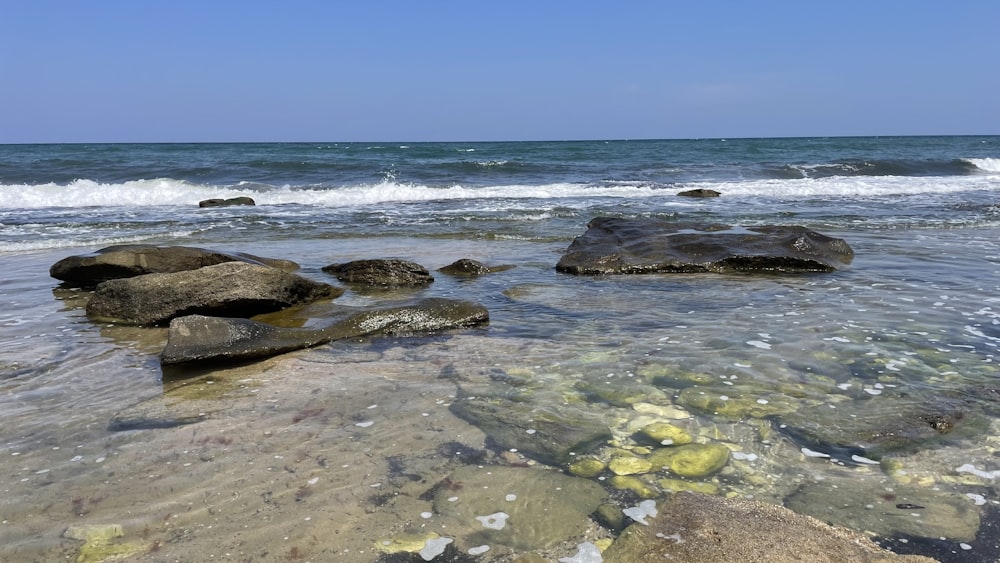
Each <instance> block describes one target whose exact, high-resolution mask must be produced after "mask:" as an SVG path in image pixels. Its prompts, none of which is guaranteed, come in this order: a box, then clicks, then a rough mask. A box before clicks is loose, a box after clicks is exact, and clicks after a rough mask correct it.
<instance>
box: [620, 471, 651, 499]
mask: <svg viewBox="0 0 1000 563" xmlns="http://www.w3.org/2000/svg"><path fill="white" fill-rule="evenodd" d="M608 483H610V484H611V486H612V487H614V488H616V489H619V490H622V491H632V492H633V493H635V494H637V495H639V497H640V498H657V497H659V496H660V491H658V490H656V489H655V488H654V487H652V486H650V485H649V484H648V483H646V482H645V481H643V480H642V479H640V478H638V477H633V476H631V475H615V476H614V477H612V478H610V479H608Z"/></svg>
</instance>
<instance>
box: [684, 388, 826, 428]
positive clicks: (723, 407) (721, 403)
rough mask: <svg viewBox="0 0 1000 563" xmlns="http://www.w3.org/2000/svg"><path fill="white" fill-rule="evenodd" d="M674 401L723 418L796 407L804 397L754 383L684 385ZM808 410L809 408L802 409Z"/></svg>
mask: <svg viewBox="0 0 1000 563" xmlns="http://www.w3.org/2000/svg"><path fill="white" fill-rule="evenodd" d="M677 404H678V405H680V406H682V407H684V408H686V409H689V410H695V411H700V412H702V413H705V414H707V415H711V416H718V417H720V418H724V419H727V420H744V419H746V418H764V417H768V416H773V415H777V414H783V413H791V412H795V411H796V410H798V409H799V408H800V407H801V406H802V405H803V404H805V401H804V400H802V399H795V398H793V397H789V396H788V395H785V394H784V393H779V392H777V391H774V390H770V389H767V388H765V387H762V386H757V385H754V384H750V385H731V386H727V387H722V386H719V387H687V388H685V389H682V390H681V391H680V393H678V394H677ZM806 410H807V411H811V409H806Z"/></svg>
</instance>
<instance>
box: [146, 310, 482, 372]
mask: <svg viewBox="0 0 1000 563" xmlns="http://www.w3.org/2000/svg"><path fill="white" fill-rule="evenodd" d="M488 321H489V313H488V311H487V310H486V308H485V307H482V306H481V305H477V304H475V303H469V302H467V301H454V300H449V299H440V298H431V299H425V300H422V301H419V302H417V303H416V304H414V305H407V306H402V307H392V308H387V309H376V310H371V311H361V312H359V313H355V314H353V315H350V316H348V317H347V318H345V319H342V320H340V321H337V322H335V323H334V324H332V325H330V326H327V327H324V328H284V327H276V326H272V325H268V324H264V323H259V322H256V321H251V320H247V319H233V318H220V317H205V316H201V315H191V316H186V317H180V318H177V319H174V320H173V321H172V322H171V323H170V329H169V331H168V334H167V345H166V347H165V348H164V349H163V352H162V354H161V355H160V363H161V364H163V365H172V364H181V363H187V362H196V361H220V360H225V361H242V360H249V359H257V358H264V357H267V356H274V355H276V354H281V353H284V352H290V351H292V350H299V349H302V348H309V347H312V346H317V345H320V344H324V343H326V342H330V341H333V340H339V339H342V338H353V337H359V336H366V335H373V334H393V335H403V334H414V333H427V332H434V331H438V330H445V329H451V328H462V327H471V326H477V325H481V324H485V323H486V322H488Z"/></svg>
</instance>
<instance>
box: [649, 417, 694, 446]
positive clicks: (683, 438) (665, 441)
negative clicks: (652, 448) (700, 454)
mask: <svg viewBox="0 0 1000 563" xmlns="http://www.w3.org/2000/svg"><path fill="white" fill-rule="evenodd" d="M636 438H637V439H638V441H640V442H646V443H652V444H656V445H658V446H680V445H683V444H690V443H691V441H692V437H691V434H690V433H689V432H688V431H687V430H684V429H683V428H681V427H680V426H675V425H673V424H670V423H669V422H654V423H652V424H648V425H646V426H643V427H642V428H640V429H639V431H638V432H636Z"/></svg>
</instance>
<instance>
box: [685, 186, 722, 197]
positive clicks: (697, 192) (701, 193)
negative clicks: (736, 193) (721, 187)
mask: <svg viewBox="0 0 1000 563" xmlns="http://www.w3.org/2000/svg"><path fill="white" fill-rule="evenodd" d="M677 195H679V196H683V197H719V196H720V195H722V193H721V192H717V191H715V190H710V189H708V188H696V189H693V190H684V191H682V192H677Z"/></svg>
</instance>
